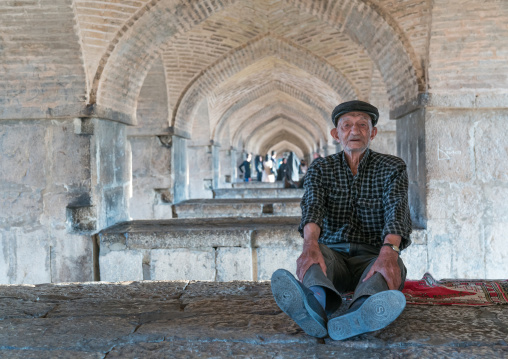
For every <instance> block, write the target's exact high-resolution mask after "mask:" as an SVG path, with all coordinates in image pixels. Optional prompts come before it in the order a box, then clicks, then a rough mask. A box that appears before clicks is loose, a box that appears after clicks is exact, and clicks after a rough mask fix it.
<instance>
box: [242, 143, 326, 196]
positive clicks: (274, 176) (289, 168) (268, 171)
mask: <svg viewBox="0 0 508 359" xmlns="http://www.w3.org/2000/svg"><path fill="white" fill-rule="evenodd" d="M318 157H321V156H320V155H319V154H318V153H315V154H314V159H316V158H318ZM238 168H239V169H240V172H242V174H243V178H244V181H245V182H249V181H251V179H252V177H253V169H254V170H255V171H256V179H257V181H259V182H275V181H284V187H286V188H301V187H303V177H304V176H305V174H306V173H307V169H308V164H307V162H306V161H305V160H304V159H302V160H300V159H298V157H297V156H296V154H295V153H294V152H289V154H288V155H286V156H284V157H282V158H280V159H279V160H277V153H276V152H275V151H272V152H271V153H270V154H267V155H266V156H265V157H264V158H263V156H261V155H256V156H255V158H254V166H252V155H251V154H250V153H248V154H247V157H246V159H245V161H243V162H242V164H241V165H240V166H239V167H238Z"/></svg>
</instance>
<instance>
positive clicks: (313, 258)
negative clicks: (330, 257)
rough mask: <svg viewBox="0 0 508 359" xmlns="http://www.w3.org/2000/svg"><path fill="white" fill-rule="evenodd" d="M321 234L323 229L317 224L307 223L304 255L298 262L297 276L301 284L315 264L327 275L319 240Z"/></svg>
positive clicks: (304, 231) (304, 229) (304, 232)
mask: <svg viewBox="0 0 508 359" xmlns="http://www.w3.org/2000/svg"><path fill="white" fill-rule="evenodd" d="M320 233H321V228H319V226H318V225H317V224H315V223H307V224H306V225H305V227H304V228H303V237H304V242H303V250H302V254H301V255H300V257H298V259H297V260H296V275H297V277H298V279H299V280H300V282H302V281H303V277H304V276H305V273H307V270H308V269H309V268H310V266H312V265H313V264H319V266H320V267H321V269H322V270H323V273H324V274H325V275H326V264H325V260H324V258H323V254H321V250H320V249H319V244H318V241H317V240H318V238H319V234H320Z"/></svg>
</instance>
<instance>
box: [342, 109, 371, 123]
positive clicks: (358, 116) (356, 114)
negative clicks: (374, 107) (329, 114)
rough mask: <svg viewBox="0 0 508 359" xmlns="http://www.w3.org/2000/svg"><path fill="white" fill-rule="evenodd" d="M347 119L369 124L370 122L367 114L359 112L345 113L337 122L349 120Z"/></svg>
mask: <svg viewBox="0 0 508 359" xmlns="http://www.w3.org/2000/svg"><path fill="white" fill-rule="evenodd" d="M349 119H360V120H366V121H369V122H370V121H371V118H370V115H369V114H368V113H365V112H361V111H352V112H347V113H345V114H343V115H341V116H340V117H339V121H338V122H341V121H344V120H349Z"/></svg>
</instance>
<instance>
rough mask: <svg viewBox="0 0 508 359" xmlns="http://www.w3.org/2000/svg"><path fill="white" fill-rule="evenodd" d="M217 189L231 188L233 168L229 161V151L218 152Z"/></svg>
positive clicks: (221, 150)
mask: <svg viewBox="0 0 508 359" xmlns="http://www.w3.org/2000/svg"><path fill="white" fill-rule="evenodd" d="M219 166H220V167H219V168H220V171H219V182H218V187H219V188H231V182H232V181H233V171H232V170H233V168H232V161H231V150H230V149H220V150H219Z"/></svg>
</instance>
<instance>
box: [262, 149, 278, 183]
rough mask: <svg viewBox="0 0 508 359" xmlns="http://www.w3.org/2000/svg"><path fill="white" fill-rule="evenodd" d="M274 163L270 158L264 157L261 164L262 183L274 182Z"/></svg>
mask: <svg viewBox="0 0 508 359" xmlns="http://www.w3.org/2000/svg"><path fill="white" fill-rule="evenodd" d="M274 166H275V165H274V163H273V161H272V159H271V157H270V156H268V155H266V161H265V162H264V163H263V177H262V179H261V181H262V182H275V174H274V172H273V171H274V169H273V168H274Z"/></svg>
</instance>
